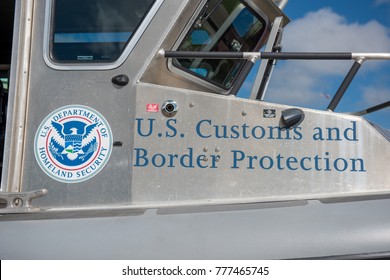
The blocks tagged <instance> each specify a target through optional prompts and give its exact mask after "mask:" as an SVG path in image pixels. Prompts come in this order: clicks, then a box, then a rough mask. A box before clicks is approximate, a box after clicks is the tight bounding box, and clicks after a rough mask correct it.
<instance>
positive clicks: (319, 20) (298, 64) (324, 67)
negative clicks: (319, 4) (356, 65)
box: [267, 0, 390, 108]
mask: <svg viewBox="0 0 390 280" xmlns="http://www.w3.org/2000/svg"><path fill="white" fill-rule="evenodd" d="M387 2H390V0H389V1H387ZM283 51H302V52H316V51H317V52H318V51H319V52H321V51H324V52H390V36H389V31H388V30H387V29H386V27H384V26H383V25H381V24H380V23H378V22H377V21H374V20H373V21H369V22H367V23H364V24H360V23H349V22H348V21H347V20H346V19H345V17H343V16H341V15H339V14H337V13H335V12H333V11H332V10H331V9H329V8H325V9H321V10H319V11H316V12H311V13H308V14H307V15H305V17H303V18H301V19H298V20H296V21H293V22H292V23H290V25H289V26H287V28H286V30H285V32H284V35H283ZM352 63H353V62H351V61H287V62H286V63H283V64H281V65H279V67H278V66H277V69H276V70H275V72H274V76H273V77H272V80H271V86H270V88H269V95H268V96H269V98H267V100H268V101H273V102H280V103H289V104H291V105H297V106H308V107H316V108H323V107H324V106H325V107H326V105H327V104H328V103H329V100H326V98H324V96H327V94H329V93H333V92H335V91H336V90H337V87H338V84H337V82H336V84H337V85H336V88H334V83H335V78H336V80H337V81H339V82H341V81H342V79H343V77H344V76H345V75H346V74H347V72H348V70H349V68H350V67H351V65H352ZM383 63H386V62H382V63H378V62H373V61H368V62H366V63H365V64H364V65H363V67H362V70H361V72H362V73H367V71H368V72H371V70H376V71H378V69H379V67H381V66H382V65H383ZM387 63H388V62H387ZM361 72H359V73H361ZM332 83H333V85H331V84H332ZM329 91H330V92H329Z"/></svg>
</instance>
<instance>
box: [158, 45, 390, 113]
mask: <svg viewBox="0 0 390 280" xmlns="http://www.w3.org/2000/svg"><path fill="white" fill-rule="evenodd" d="M159 55H160V56H162V57H165V58H207V59H246V60H248V61H249V62H251V63H252V64H254V63H255V62H256V61H257V60H260V59H273V60H354V61H355V63H354V64H353V65H352V67H351V69H350V70H349V72H348V74H347V75H346V77H345V78H344V80H343V82H342V84H341V85H340V87H339V89H338V90H337V92H336V94H335V96H334V97H333V99H332V100H331V102H330V104H329V106H328V108H327V110H329V111H334V110H335V109H336V107H337V105H338V103H339V102H340V100H341V99H342V98H343V96H344V93H345V92H346V91H347V89H348V87H349V85H350V84H351V82H352V80H353V78H354V77H355V75H356V74H357V72H358V71H359V69H360V67H361V65H362V64H363V62H365V61H366V60H390V53H352V52H193V51H166V50H163V49H161V50H160V51H159Z"/></svg>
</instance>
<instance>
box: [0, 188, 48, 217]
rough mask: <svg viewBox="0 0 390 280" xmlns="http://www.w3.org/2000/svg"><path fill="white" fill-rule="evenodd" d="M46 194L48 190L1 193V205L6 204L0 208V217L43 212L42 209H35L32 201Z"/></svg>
mask: <svg viewBox="0 0 390 280" xmlns="http://www.w3.org/2000/svg"><path fill="white" fill-rule="evenodd" d="M46 194H47V190H46V189H41V190H36V191H30V192H12V193H9V192H4V193H3V192H0V203H1V204H5V207H0V215H1V214H23V213H32V212H39V211H42V209H41V208H38V207H33V206H32V205H31V201H32V200H33V199H35V198H38V197H41V196H44V195H46ZM1 204H0V205H1Z"/></svg>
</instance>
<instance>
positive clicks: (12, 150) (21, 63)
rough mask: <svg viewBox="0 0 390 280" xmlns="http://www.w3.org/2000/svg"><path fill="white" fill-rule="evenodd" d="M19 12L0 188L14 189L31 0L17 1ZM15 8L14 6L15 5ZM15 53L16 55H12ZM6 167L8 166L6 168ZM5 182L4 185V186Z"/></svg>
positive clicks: (18, 174)
mask: <svg viewBox="0 0 390 280" xmlns="http://www.w3.org/2000/svg"><path fill="white" fill-rule="evenodd" d="M17 5H20V12H19V11H16V16H15V22H17V26H18V28H15V32H18V33H19V34H17V36H16V33H15V34H14V41H13V44H14V46H17V47H16V48H15V47H14V48H13V54H12V60H13V61H12V64H13V65H12V67H13V68H14V69H13V70H12V74H11V85H10V88H9V92H10V96H11V100H10V102H9V107H8V108H9V109H8V112H9V113H8V118H7V119H8V120H7V127H8V128H7V135H6V143H5V147H7V149H6V150H5V157H4V165H5V166H7V168H6V169H4V170H3V174H4V175H5V176H4V178H2V191H8V192H18V191H20V185H21V174H22V164H23V150H24V149H23V148H24V139H25V122H26V114H27V99H28V91H29V89H28V82H29V76H30V55H31V53H30V50H31V38H32V24H33V23H32V21H33V8H34V0H26V1H21V3H20V4H19V3H17ZM16 10H18V9H16ZM16 54H17V57H16ZM7 169H8V170H7ZM5 182H7V185H6V186H5Z"/></svg>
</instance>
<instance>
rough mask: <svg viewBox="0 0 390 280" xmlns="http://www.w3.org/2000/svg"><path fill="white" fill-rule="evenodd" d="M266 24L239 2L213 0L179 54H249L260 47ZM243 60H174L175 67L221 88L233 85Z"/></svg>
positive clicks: (180, 48)
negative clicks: (194, 52) (200, 52)
mask: <svg viewBox="0 0 390 280" xmlns="http://www.w3.org/2000/svg"><path fill="white" fill-rule="evenodd" d="M264 28H265V21H264V20H263V19H262V18H261V17H260V16H259V15H257V14H255V13H254V12H253V11H252V10H250V9H249V8H248V7H247V6H245V5H244V4H243V3H241V2H240V1H238V0H210V1H208V2H207V3H206V5H205V7H204V9H203V11H201V13H200V14H199V16H198V18H197V20H196V21H195V23H194V24H193V26H192V28H191V29H190V31H189V32H188V33H187V35H186V36H185V38H184V40H183V42H182V43H181V44H180V46H179V48H178V49H177V50H178V51H206V52H208V51H210V52H247V51H254V50H257V49H258V48H259V42H260V39H261V36H262V34H263V32H264ZM244 63H245V62H244V61H242V60H231V59H219V60H217V59H175V60H173V64H174V65H175V66H176V67H178V68H180V69H183V70H185V71H187V72H190V73H192V74H194V75H196V76H198V77H200V78H202V79H206V80H208V81H210V82H212V83H213V84H216V85H218V86H220V87H222V88H225V89H229V88H231V86H232V85H233V82H234V80H235V78H236V77H237V76H238V74H239V72H240V70H241V68H242V66H243V65H244Z"/></svg>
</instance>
